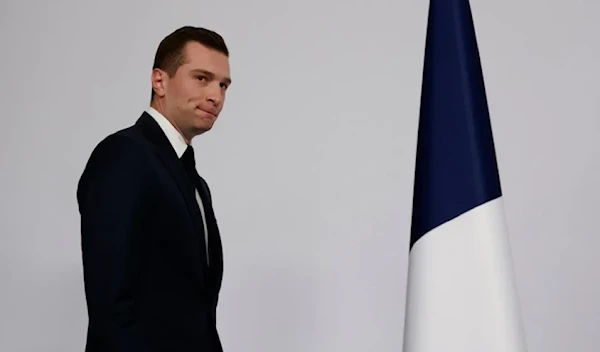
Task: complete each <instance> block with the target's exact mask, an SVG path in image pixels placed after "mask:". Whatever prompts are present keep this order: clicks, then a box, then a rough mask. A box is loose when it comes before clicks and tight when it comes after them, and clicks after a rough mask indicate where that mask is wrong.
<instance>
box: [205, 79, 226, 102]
mask: <svg viewBox="0 0 600 352" xmlns="http://www.w3.org/2000/svg"><path fill="white" fill-rule="evenodd" d="M206 99H207V100H208V101H210V102H212V103H213V104H214V105H219V104H220V103H221V101H222V100H223V90H222V89H221V84H220V83H218V82H215V83H213V84H211V85H210V87H209V89H208V94H207V95H206Z"/></svg>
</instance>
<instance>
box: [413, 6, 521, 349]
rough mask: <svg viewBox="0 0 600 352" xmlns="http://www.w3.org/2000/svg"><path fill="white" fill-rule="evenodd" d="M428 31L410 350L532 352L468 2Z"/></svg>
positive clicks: (432, 20) (440, 13)
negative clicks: (522, 315) (529, 351)
mask: <svg viewBox="0 0 600 352" xmlns="http://www.w3.org/2000/svg"><path fill="white" fill-rule="evenodd" d="M427 25H428V27H427V38H426V45H425V61H424V68H423V83H422V87H421V89H422V96H421V110H420V116H419V130H418V143H417V153H416V154H417V155H416V165H415V180H414V195H413V213H412V227H411V240H410V254H409V270H408V286H407V297H406V316H405V328H404V346H403V350H404V352H524V351H526V344H525V337H524V332H523V327H522V323H521V318H520V308H519V305H518V301H517V293H516V288H515V282H514V274H513V268H512V259H511V253H510V246H509V242H508V236H507V227H506V224H505V219H504V213H503V204H502V202H503V201H502V191H501V187H500V178H499V174H498V167H497V162H496V155H495V148H494V141H493V136H492V128H491V124H490V118H489V113H488V106H487V101H486V99H487V98H486V93H485V87H484V81H483V74H482V68H481V64H480V58H479V52H478V47H477V41H476V37H475V29H474V25H473V19H472V15H471V9H470V6H469V1H468V0H431V2H430V4H429V15H428V23H427Z"/></svg>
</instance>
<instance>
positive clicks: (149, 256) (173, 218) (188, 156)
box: [77, 27, 231, 352]
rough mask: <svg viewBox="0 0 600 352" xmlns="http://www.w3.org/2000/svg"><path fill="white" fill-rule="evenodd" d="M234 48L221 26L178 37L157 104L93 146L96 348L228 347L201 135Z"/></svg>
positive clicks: (86, 230) (87, 257)
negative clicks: (199, 159)
mask: <svg viewBox="0 0 600 352" xmlns="http://www.w3.org/2000/svg"><path fill="white" fill-rule="evenodd" d="M228 57H229V52H228V49H227V46H226V45H225V43H224V41H223V39H222V38H221V36H220V35H218V34H217V33H215V32H213V31H210V30H207V29H203V28H194V27H183V28H180V29H178V30H176V31H175V32H173V33H172V34H170V35H169V36H167V37H166V38H165V39H164V40H163V41H162V42H161V43H160V45H159V47H158V50H157V52H156V57H155V62H154V68H153V71H152V79H151V81H152V98H151V104H150V107H149V108H148V110H147V111H145V112H144V113H143V114H142V115H141V117H140V118H139V119H138V120H137V122H136V123H135V124H134V125H133V126H131V127H129V128H126V129H124V130H121V131H118V132H116V133H114V134H111V135H110V136H108V137H107V138H105V139H104V140H103V141H101V142H100V143H99V144H98V146H96V148H95V149H94V151H93V152H92V154H91V156H90V159H89V161H88V163H87V165H86V167H85V170H84V171H83V174H82V176H81V179H80V180H79V185H78V190H77V200H78V204H79V211H80V214H81V238H82V256H83V268H84V281H85V293H86V299H87V306H88V315H89V326H88V334H87V344H86V351H87V352H138V351H139V352H142V351H144V352H154V351H173V352H187V351H194V352H213V351H222V347H221V342H220V339H219V335H218V333H217V329H216V307H217V301H218V296H219V291H220V288H221V281H222V272H223V262H222V248H221V240H220V236H219V230H218V227H217V222H216V220H215V216H214V213H213V208H212V199H211V195H210V191H209V188H208V185H207V184H206V182H205V181H204V179H203V178H202V177H200V176H199V175H198V173H197V172H196V168H195V166H194V165H195V164H194V151H193V149H192V145H191V141H192V138H194V137H195V136H197V135H200V134H202V133H204V132H206V131H209V130H210V129H211V128H212V126H213V124H214V122H215V120H216V119H217V117H218V116H219V113H220V112H221V109H222V108H223V103H224V100H225V93H226V90H227V88H228V86H229V85H230V83H231V79H230V73H229V59H228Z"/></svg>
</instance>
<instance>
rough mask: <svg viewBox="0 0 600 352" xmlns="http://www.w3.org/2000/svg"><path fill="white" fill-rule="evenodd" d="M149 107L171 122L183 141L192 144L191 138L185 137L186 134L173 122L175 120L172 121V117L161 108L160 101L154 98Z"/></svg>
mask: <svg viewBox="0 0 600 352" xmlns="http://www.w3.org/2000/svg"><path fill="white" fill-rule="evenodd" d="M150 107H151V108H153V109H154V110H156V111H158V112H159V113H160V114H161V115H162V116H164V117H165V119H167V120H168V121H169V122H170V123H171V125H172V126H173V127H174V128H175V129H176V130H177V132H179V134H180V135H181V137H183V139H184V140H185V142H186V143H187V144H188V145H191V144H192V139H191V138H188V137H186V135H185V134H184V133H183V132H182V131H181V129H180V128H179V126H177V124H176V123H175V121H173V119H172V118H170V117H169V114H167V113H166V112H165V109H164V108H163V106H162V104H161V103H160V102H157V101H156V100H154V101H152V103H151V104H150Z"/></svg>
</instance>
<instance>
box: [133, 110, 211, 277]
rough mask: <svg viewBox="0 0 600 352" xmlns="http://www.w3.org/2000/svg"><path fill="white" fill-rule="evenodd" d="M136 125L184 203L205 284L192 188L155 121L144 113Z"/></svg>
mask: <svg viewBox="0 0 600 352" xmlns="http://www.w3.org/2000/svg"><path fill="white" fill-rule="evenodd" d="M137 124H138V125H139V126H140V127H142V129H143V130H144V132H145V134H146V136H147V137H148V138H149V140H151V141H152V142H153V143H154V144H155V146H156V152H157V154H158V155H159V157H160V159H161V160H162V162H163V163H164V165H165V167H166V169H167V170H168V172H169V174H170V175H171V177H172V178H173V181H174V182H175V184H176V185H177V188H178V189H179V192H180V194H181V196H182V197H183V200H184V201H185V204H186V208H187V210H188V213H189V215H190V218H191V220H192V223H193V227H194V236H191V237H192V238H193V241H194V242H195V244H196V245H197V248H198V249H199V257H200V260H197V261H196V264H197V265H198V268H199V269H201V270H197V272H198V273H201V274H203V275H202V276H203V281H204V283H206V282H205V280H206V275H204V274H205V273H206V271H207V269H208V268H207V265H206V254H205V253H206V245H205V242H204V241H203V240H201V239H203V238H204V237H203V236H204V229H203V227H202V226H201V224H202V215H201V214H200V208H199V207H198V202H197V201H196V198H195V197H194V186H193V185H192V182H191V181H190V180H189V178H188V176H187V174H186V173H185V170H184V168H183V166H182V165H181V162H180V160H179V158H177V154H176V153H175V150H173V147H172V146H171V144H170V142H169V140H168V139H167V137H166V136H165V135H164V133H163V132H162V130H161V129H160V126H158V124H157V123H156V121H154V119H153V118H152V117H151V116H150V115H148V114H147V113H145V112H144V114H143V115H142V116H141V117H140V119H139V120H138V122H137ZM198 234H200V235H198Z"/></svg>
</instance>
